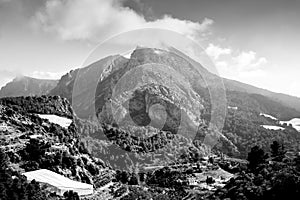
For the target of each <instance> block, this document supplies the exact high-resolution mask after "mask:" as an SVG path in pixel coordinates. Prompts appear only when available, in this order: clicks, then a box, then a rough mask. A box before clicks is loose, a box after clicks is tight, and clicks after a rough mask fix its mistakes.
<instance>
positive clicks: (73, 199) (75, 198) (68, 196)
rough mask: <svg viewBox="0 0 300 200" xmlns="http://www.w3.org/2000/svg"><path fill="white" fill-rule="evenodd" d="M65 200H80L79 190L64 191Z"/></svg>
mask: <svg viewBox="0 0 300 200" xmlns="http://www.w3.org/2000/svg"><path fill="white" fill-rule="evenodd" d="M64 197H65V200H79V195H78V193H77V192H74V191H73V190H70V191H66V192H65V193H64Z"/></svg>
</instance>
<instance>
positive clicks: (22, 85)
mask: <svg viewBox="0 0 300 200" xmlns="http://www.w3.org/2000/svg"><path fill="white" fill-rule="evenodd" d="M57 83H58V81H57V80H45V79H36V78H31V77H27V76H20V77H17V78H15V79H14V80H12V81H11V82H9V83H7V84H6V85H5V86H4V87H2V88H1V90H0V97H16V96H34V95H37V96H40V95H44V94H47V93H48V92H49V91H50V90H52V89H53V88H54V87H55V86H56V84H57Z"/></svg>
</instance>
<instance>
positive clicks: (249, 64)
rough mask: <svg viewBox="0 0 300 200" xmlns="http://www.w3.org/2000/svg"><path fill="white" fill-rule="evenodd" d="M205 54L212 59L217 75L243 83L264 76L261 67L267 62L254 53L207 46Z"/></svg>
mask: <svg viewBox="0 0 300 200" xmlns="http://www.w3.org/2000/svg"><path fill="white" fill-rule="evenodd" d="M205 52H206V53H207V54H208V55H209V56H210V57H211V58H212V60H213V62H214V64H215V66H216V68H217V70H218V73H219V74H220V75H221V76H223V77H226V78H231V79H235V80H241V81H245V80H251V79H255V78H261V77H263V76H265V75H266V73H265V70H264V69H263V67H264V66H265V64H267V63H268V61H267V59H266V58H265V57H258V56H257V53H256V52H254V51H241V52H240V51H233V50H232V49H230V48H222V47H220V46H218V45H214V44H209V45H208V47H207V48H206V50H205ZM221 55H227V56H223V57H221Z"/></svg>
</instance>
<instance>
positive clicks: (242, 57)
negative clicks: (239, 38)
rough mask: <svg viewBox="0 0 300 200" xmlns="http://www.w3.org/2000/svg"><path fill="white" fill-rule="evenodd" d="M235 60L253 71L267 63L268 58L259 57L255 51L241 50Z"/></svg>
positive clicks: (244, 67)
mask: <svg viewBox="0 0 300 200" xmlns="http://www.w3.org/2000/svg"><path fill="white" fill-rule="evenodd" d="M233 60H234V61H235V62H236V65H237V66H238V67H239V68H241V69H243V70H248V71H251V70H253V69H257V68H259V67H261V66H262V65H264V64H266V63H267V59H266V58H264V57H260V58H257V56H256V53H255V52H254V51H249V52H244V51H243V52H241V53H240V54H239V55H238V56H236V57H234V58H233Z"/></svg>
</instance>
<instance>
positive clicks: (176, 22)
mask: <svg viewBox="0 0 300 200" xmlns="http://www.w3.org/2000/svg"><path fill="white" fill-rule="evenodd" d="M122 2H123V1H122V0H48V1H47V2H46V5H45V7H44V8H43V10H40V11H39V12H37V13H36V15H35V16H34V18H33V22H34V25H35V26H36V27H40V28H42V29H43V30H45V31H47V32H54V33H56V34H58V35H59V36H60V37H61V38H62V39H64V40H91V41H99V40H103V39H106V38H107V37H109V36H112V35H115V34H118V33H121V32H124V31H129V30H133V29H138V28H163V29H169V30H173V31H177V32H179V33H181V34H184V35H185V36H188V37H190V38H193V39H197V37H201V36H203V34H204V32H205V31H207V30H208V28H209V27H210V25H212V24H213V20H211V19H204V21H203V22H202V23H198V22H192V21H189V20H180V19H177V18H173V17H171V16H168V15H166V16H164V17H163V18H161V19H157V20H155V21H147V20H146V19H145V17H144V16H143V15H140V14H138V13H137V12H135V11H134V10H132V9H130V8H128V7H124V6H123V4H122Z"/></svg>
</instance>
